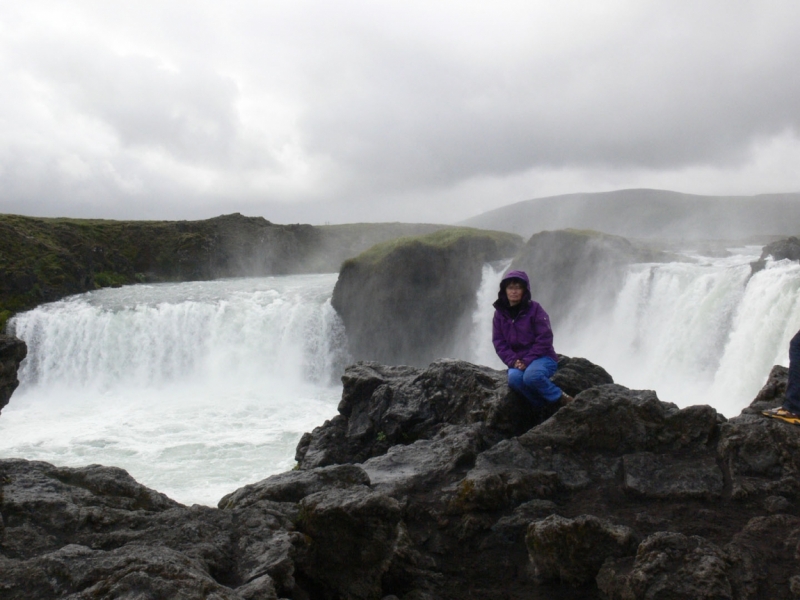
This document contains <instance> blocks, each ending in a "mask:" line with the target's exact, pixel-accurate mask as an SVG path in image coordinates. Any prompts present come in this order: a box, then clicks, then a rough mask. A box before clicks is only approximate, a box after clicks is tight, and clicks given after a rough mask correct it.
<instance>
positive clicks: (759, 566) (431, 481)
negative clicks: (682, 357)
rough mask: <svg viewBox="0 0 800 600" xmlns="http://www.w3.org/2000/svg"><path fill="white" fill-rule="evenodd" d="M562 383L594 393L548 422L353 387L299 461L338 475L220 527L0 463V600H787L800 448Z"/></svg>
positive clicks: (126, 489)
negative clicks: (112, 599)
mask: <svg viewBox="0 0 800 600" xmlns="http://www.w3.org/2000/svg"><path fill="white" fill-rule="evenodd" d="M559 363H560V367H561V368H560V369H559V370H563V371H564V373H563V375H564V376H565V378H566V379H565V380H568V381H572V382H575V383H574V384H575V385H576V386H578V387H582V386H585V385H589V384H592V383H594V382H596V381H598V380H600V385H591V386H590V387H588V388H583V389H579V390H578V391H577V392H576V400H575V402H574V403H572V404H570V405H568V406H566V407H563V408H559V409H558V410H557V411H556V412H555V414H552V416H549V418H547V419H546V420H544V421H542V420H541V419H542V417H543V416H546V415H536V414H535V413H533V411H530V410H528V411H527V412H526V410H525V409H526V405H525V404H524V403H522V400H521V399H519V398H517V397H516V396H515V395H514V394H511V393H509V392H508V390H507V386H506V383H505V373H503V372H501V371H494V370H492V369H486V368H484V367H477V366H475V365H469V364H468V363H464V362H462V361H452V360H442V361H437V362H436V363H434V364H432V365H431V366H430V367H428V368H426V369H421V368H414V367H387V366H384V365H378V364H376V363H362V364H359V365H355V366H353V367H351V368H350V369H348V371H347V374H346V377H345V381H344V383H345V386H344V388H345V389H344V393H343V396H342V402H341V403H340V407H339V410H340V414H339V416H337V417H336V418H334V419H332V420H331V421H330V422H328V423H326V424H325V425H324V426H323V427H321V428H318V430H315V432H313V433H312V434H308V435H306V436H304V439H303V441H301V443H300V444H299V446H298V456H299V457H300V458H301V459H302V460H303V461H306V462H307V463H310V464H311V465H313V462H314V461H317V462H324V461H333V462H337V461H342V462H341V463H340V464H328V465H326V466H309V464H305V465H304V464H303V463H301V464H300V465H299V467H300V468H298V469H296V470H292V471H289V472H286V473H282V474H279V475H275V476H272V477H269V478H267V479H265V480H263V481H260V482H257V483H253V484H250V485H248V486H245V487H243V488H241V489H239V490H236V491H234V492H233V493H231V494H229V495H227V496H225V497H224V498H223V499H222V500H221V501H220V503H219V508H210V507H204V506H193V507H185V506H182V505H180V504H178V503H176V502H174V501H172V500H170V499H169V498H167V497H165V496H164V495H163V494H159V493H158V492H156V491H154V490H150V489H148V488H146V487H145V486H142V485H141V484H139V483H137V482H136V481H134V480H133V479H132V478H131V477H130V476H129V475H128V474H127V473H126V472H125V471H123V470H121V469H116V468H110V467H101V466H98V465H93V466H90V467H84V468H80V469H69V468H60V467H54V466H52V465H48V464H46V463H38V462H29V461H23V460H0V597H3V598H5V597H10V598H30V597H35V598H42V599H45V600H48V599H51V598H52V599H56V598H59V599H61V598H64V599H68V598H73V599H77V598H89V597H138V596H135V594H141V595H142V597H144V596H147V597H176V598H222V599H228V598H231V599H233V598H236V599H241V598H252V599H255V598H275V599H277V598H283V599H285V598H294V599H311V598H322V599H328V598H330V599H332V598H352V599H369V600H373V599H375V600H378V599H380V598H386V597H392V596H394V597H395V598H400V599H403V600H408V599H413V598H417V599H424V598H427V599H438V600H451V599H456V598H458V599H460V598H476V599H479V600H499V599H500V598H525V597H533V598H539V599H541V600H550V599H558V600H563V599H573V600H577V599H578V598H591V599H599V598H618V599H620V600H622V599H624V600H631V599H633V598H643V599H644V598H653V599H661V598H686V597H689V598H732V599H734V598H735V599H737V600H739V599H741V600H745V599H749V598H770V599H773V598H774V599H777V600H783V599H788V598H792V597H794V594H795V592H794V591H793V590H796V589H797V588H798V585H797V577H798V576H800V571H798V570H797V556H798V553H799V552H800V550H798V548H800V510H799V509H798V507H799V506H800V504H798V500H799V499H800V497H799V496H798V492H800V490H798V481H800V477H798V473H797V467H798V461H800V458H799V457H800V452H798V450H800V428H797V427H794V426H792V425H789V424H785V423H781V422H778V421H774V420H769V419H766V418H764V417H762V416H760V415H759V414H757V413H756V411H755V410H750V411H747V410H746V411H743V414H741V415H740V416H738V417H736V418H733V419H730V420H726V419H725V418H724V417H722V416H720V415H718V414H717V413H716V412H715V411H714V410H713V409H711V408H709V407H707V406H692V407H687V408H683V409H679V408H678V407H676V406H675V405H672V404H669V403H664V402H661V401H659V400H658V398H657V396H656V394H655V392H652V391H641V390H638V391H637V390H629V389H627V388H625V387H623V386H619V385H614V384H606V383H602V380H603V379H604V375H603V373H604V372H603V371H602V370H600V369H599V368H596V367H595V366H594V365H591V363H587V362H584V361H582V360H580V359H570V358H568V357H562V359H561V360H560V361H559ZM773 373H778V371H773ZM557 375H558V374H557ZM779 378H780V374H779V373H778V376H776V377H774V378H772V379H771V381H770V382H768V384H767V386H765V390H762V393H761V394H760V395H759V398H762V399H763V398H765V397H767V396H768V395H769V393H770V391H769V388H770V386H772V387H773V388H775V386H776V385H779V384H780V383H779ZM776 382H778V383H777V384H776ZM565 385H566V384H565ZM757 401H758V402H762V403H763V402H766V401H765V400H758V399H757ZM755 405H756V401H754V406H755ZM751 408H752V407H751ZM380 433H382V434H383V435H381V436H379V435H378V434H380ZM379 437H380V438H381V439H378V438H379ZM639 540H644V541H643V542H642V543H641V544H638V546H637V542H638V541H639ZM531 565H533V568H531Z"/></svg>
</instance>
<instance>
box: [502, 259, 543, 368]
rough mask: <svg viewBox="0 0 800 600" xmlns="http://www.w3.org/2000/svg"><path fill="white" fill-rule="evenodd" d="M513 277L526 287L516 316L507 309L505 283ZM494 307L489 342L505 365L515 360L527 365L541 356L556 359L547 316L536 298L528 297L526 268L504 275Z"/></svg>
mask: <svg viewBox="0 0 800 600" xmlns="http://www.w3.org/2000/svg"><path fill="white" fill-rule="evenodd" d="M512 278H516V279H521V280H522V281H524V282H525V288H526V289H525V293H524V294H523V296H522V309H521V310H520V311H519V314H518V315H517V317H516V318H515V319H514V318H512V317H511V314H510V313H509V312H508V311H509V308H510V306H509V304H508V298H506V291H505V283H506V282H507V281H508V280H509V279H512ZM494 308H495V311H494V321H493V322H492V343H493V344H494V349H495V350H496V351H497V356H499V357H500V360H502V361H503V362H504V363H505V364H506V365H507V366H509V367H513V366H514V363H515V362H516V361H517V360H521V361H522V362H524V363H525V366H527V365H529V364H531V363H532V362H533V361H534V360H536V359H537V358H542V357H543V356H549V357H550V358H552V359H553V360H555V361H558V356H557V355H556V351H555V350H554V349H553V330H552V329H551V328H550V317H548V316H547V313H546V312H545V311H544V309H543V308H542V307H541V305H540V304H539V303H538V302H535V301H533V300H531V284H530V280H529V279H528V275H527V274H526V273H525V271H510V272H509V273H507V274H506V276H505V277H503V281H501V282H500V291H499V292H498V294H497V300H496V301H495V303H494Z"/></svg>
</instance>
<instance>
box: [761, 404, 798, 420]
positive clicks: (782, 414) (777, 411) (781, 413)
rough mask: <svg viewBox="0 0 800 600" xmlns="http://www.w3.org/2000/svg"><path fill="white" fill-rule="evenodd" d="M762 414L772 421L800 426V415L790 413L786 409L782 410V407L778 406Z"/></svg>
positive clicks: (763, 411)
mask: <svg viewBox="0 0 800 600" xmlns="http://www.w3.org/2000/svg"><path fill="white" fill-rule="evenodd" d="M761 414H762V415H764V416H765V417H769V418H771V419H778V420H779V421H784V422H786V423H791V424H792V425H800V415H796V414H794V413H793V412H789V411H788V410H786V409H785V408H781V407H780V406H776V407H775V408H770V409H769V410H762V411H761Z"/></svg>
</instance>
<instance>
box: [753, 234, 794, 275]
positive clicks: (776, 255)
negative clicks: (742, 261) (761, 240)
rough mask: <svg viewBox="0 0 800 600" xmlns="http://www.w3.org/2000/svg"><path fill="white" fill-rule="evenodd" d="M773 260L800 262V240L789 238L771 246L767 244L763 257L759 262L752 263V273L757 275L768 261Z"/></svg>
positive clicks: (762, 251)
mask: <svg viewBox="0 0 800 600" xmlns="http://www.w3.org/2000/svg"><path fill="white" fill-rule="evenodd" d="M768 258H771V259H773V260H787V259H788V260H793V261H800V240H798V239H797V238H796V237H788V238H785V239H782V240H778V241H776V242H772V243H771V244H767V245H766V246H764V248H763V249H762V250H761V256H760V257H759V258H758V260H757V261H755V262H753V263H750V268H751V272H752V273H757V272H758V271H761V270H762V269H763V268H764V267H766V266H767V259H768Z"/></svg>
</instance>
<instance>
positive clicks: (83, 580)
mask: <svg viewBox="0 0 800 600" xmlns="http://www.w3.org/2000/svg"><path fill="white" fill-rule="evenodd" d="M0 569H1V570H2V586H1V587H0V591H2V597H3V598H4V599H6V600H30V599H31V598H37V599H45V598H66V597H67V596H69V597H70V598H176V599H186V600H189V599H194V598H213V599H215V600H238V599H240V598H242V596H240V595H239V594H237V593H236V592H234V591H233V590H231V589H229V588H227V587H226V586H224V585H221V584H219V583H218V582H216V581H214V579H213V578H212V577H210V576H209V574H208V572H207V571H206V570H205V569H204V568H203V567H202V565H200V564H198V563H197V562H196V561H193V560H191V559H190V558H188V557H187V556H186V555H184V554H181V553H179V552H176V551H174V550H171V549H170V548H166V547H161V546H158V545H150V546H139V545H129V546H126V547H124V548H117V549H113V550H110V551H103V550H94V549H91V548H87V547H86V546H80V545H76V544H70V545H66V546H64V547H62V548H60V549H58V550H56V551H54V552H51V553H48V554H45V555H43V556H39V557H36V558H32V559H28V560H25V561H14V560H4V559H0ZM73 594H74V595H73ZM261 597H262V598H270V596H261ZM271 598H275V599H277V596H276V595H275V594H274V590H273V595H272V596H271Z"/></svg>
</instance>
